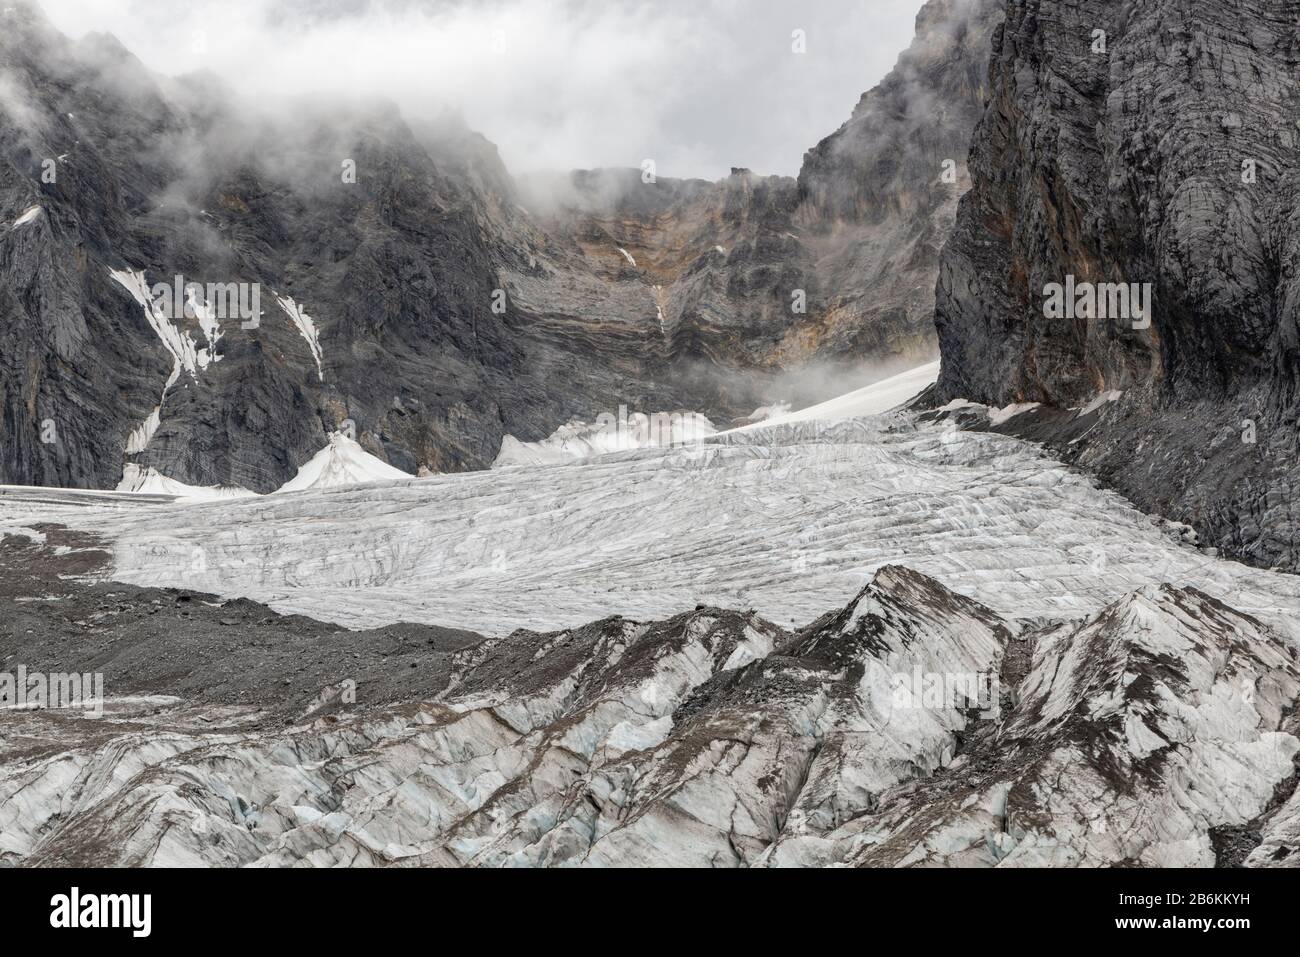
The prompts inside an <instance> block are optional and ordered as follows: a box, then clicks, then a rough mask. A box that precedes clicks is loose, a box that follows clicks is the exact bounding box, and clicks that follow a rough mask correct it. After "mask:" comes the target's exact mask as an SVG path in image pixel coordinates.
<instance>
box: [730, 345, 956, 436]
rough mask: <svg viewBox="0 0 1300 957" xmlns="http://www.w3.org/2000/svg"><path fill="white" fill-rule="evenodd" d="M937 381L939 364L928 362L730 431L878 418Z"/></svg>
mask: <svg viewBox="0 0 1300 957" xmlns="http://www.w3.org/2000/svg"><path fill="white" fill-rule="evenodd" d="M938 378H939V363H938V362H930V363H927V364H926V365H923V366H918V367H917V368H915V369H910V370H908V371H907V372H902V373H899V374H898V375H896V376H891V377H890V378H888V379H882V380H881V381H879V382H874V383H872V384H871V385H869V386H864V387H863V388H861V389H857V390H855V391H853V392H850V393H848V394H846V395H841V396H838V397H836V398H834V399H828V400H827V401H825V402H820V403H818V404H817V405H812V406H809V407H808V408H806V409H800V410H799V411H798V412H785V413H782V414H780V415H774V416H772V417H771V418H768V419H764V420H763V421H762V422H756V423H754V424H753V425H746V426H742V427H741V428H740V429H735V430H733V431H741V432H748V431H753V430H755V429H764V428H768V427H769V426H773V425H790V424H793V423H795V422H813V421H822V422H835V421H838V420H840V419H849V418H857V417H861V416H866V415H880V414H881V413H883V412H889V411H890V410H892V409H896V408H898V407H899V406H900V405H902V404H903V403H905V402H907V401H908V400H909V399H912V398H915V397H916V395H917V394H918V393H920V392H922V391H923V390H924V389H925V388H926V387H928V386H931V385H934V383H935V382H936V381H937V380H938Z"/></svg>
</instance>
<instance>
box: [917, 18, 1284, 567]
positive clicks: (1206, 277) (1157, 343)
mask: <svg viewBox="0 0 1300 957" xmlns="http://www.w3.org/2000/svg"><path fill="white" fill-rule="evenodd" d="M1297 57H1300V53H1298V52H1297V49H1296V45H1295V8H1294V4H1291V3H1286V2H1282V0H1251V2H1240V0H1233V2H1222V0H1217V2H1214V3H1209V2H1204V3H1202V2H1194V3H1188V2H1186V0H1184V2H1178V3H1175V2H1169V0H1152V2H1141V3H1135V2H1128V3H1110V2H1104V0H1084V2H1080V3H1074V4H1068V5H1066V4H1046V3H1040V2H1037V0H1011V2H1010V3H1008V4H1007V15H1006V22H1005V24H1004V26H1002V27H1000V28H999V29H998V31H997V32H996V34H995V39H994V45H993V58H992V65H991V69H990V80H991V97H990V100H989V103H988V108H987V110H986V112H985V114H984V117H983V119H982V121H981V122H980V125H979V127H978V129H977V131H976V134H975V138H974V144H973V147H972V151H971V160H970V166H971V175H972V179H973V188H972V190H971V191H970V192H969V193H968V194H967V196H966V197H965V198H964V199H963V200H962V203H961V208H960V212H959V214H958V218H957V226H956V228H955V231H954V234H953V237H952V239H951V241H950V242H949V243H948V245H947V247H946V248H945V250H944V253H943V258H942V264H941V268H940V277H939V288H938V293H937V307H936V324H937V327H938V332H939V339H940V345H941V349H942V355H943V372H942V376H941V379H940V383H939V389H938V392H939V396H940V397H941V398H943V399H953V398H958V397H962V398H968V399H972V400H975V401H980V402H986V403H990V404H994V405H1003V404H1006V403H1010V402H1042V403H1044V404H1046V405H1049V406H1055V407H1059V408H1062V409H1067V408H1070V407H1077V406H1079V405H1082V404H1084V403H1087V402H1088V401H1089V400H1090V399H1092V398H1093V397H1095V396H1097V395H1098V394H1099V393H1103V392H1107V391H1112V390H1114V391H1123V392H1124V397H1123V399H1122V400H1121V401H1119V402H1116V403H1112V404H1111V405H1109V406H1108V407H1107V408H1106V409H1105V410H1104V411H1103V413H1102V414H1101V416H1100V421H1099V422H1098V423H1097V424H1096V428H1093V429H1091V430H1089V431H1088V433H1087V435H1086V436H1085V437H1082V438H1080V436H1079V435H1078V434H1077V431H1078V430H1075V434H1073V435H1072V438H1073V439H1075V440H1077V441H1074V442H1072V443H1067V442H1065V441H1064V440H1062V441H1061V442H1060V443H1059V445H1058V447H1059V448H1060V450H1061V451H1062V452H1063V453H1064V454H1066V455H1067V456H1068V457H1069V458H1071V459H1072V460H1073V461H1076V462H1078V463H1079V464H1080V465H1083V466H1085V467H1087V468H1089V469H1091V470H1094V471H1095V472H1097V473H1098V474H1099V475H1100V476H1102V477H1103V478H1104V479H1105V480H1106V481H1108V482H1110V483H1111V484H1112V485H1114V486H1115V487H1116V488H1117V489H1118V490H1119V491H1121V492H1123V493H1124V494H1126V495H1127V496H1128V497H1130V498H1131V499H1133V500H1134V501H1135V502H1137V503H1138V504H1139V505H1141V506H1143V507H1146V508H1152V509H1158V510H1161V511H1164V512H1166V513H1168V514H1170V516H1171V517H1174V518H1178V519H1180V520H1182V521H1186V522H1189V523H1191V524H1193V525H1195V526H1196V527H1197V528H1198V529H1199V530H1200V531H1201V532H1202V534H1203V535H1204V536H1206V537H1208V538H1209V539H1210V540H1211V541H1212V542H1213V543H1214V544H1217V545H1219V546H1221V547H1223V548H1225V549H1227V550H1228V551H1230V552H1231V553H1232V554H1234V555H1237V556H1240V557H1243V558H1246V559H1250V560H1252V561H1256V562H1259V563H1263V564H1267V565H1282V566H1286V567H1291V568H1294V567H1296V565H1297V561H1298V559H1300V556H1298V555H1297V552H1296V543H1297V540H1298V537H1300V526H1297V524H1296V521H1295V516H1294V515H1293V514H1292V504H1291V503H1292V502H1293V501H1294V500H1295V494H1294V493H1295V489H1296V485H1297V480H1298V479H1300V470H1297V468H1296V464H1295V463H1296V456H1295V453H1296V441H1295V427H1296V407H1295V400H1296V381H1297V379H1296V370H1297V344H1298V342H1300V338H1298V336H1297V306H1296V304H1297V296H1296V279H1295V266H1294V262H1295V259H1296V257H1295V244H1296V242H1297V239H1296V231H1295V229H1294V226H1293V220H1294V219H1295V216H1296V192H1295V191H1296V182H1297V180H1296V165H1295V148H1296V146H1297V144H1298V142H1300V130H1298V129H1297V125H1296V120H1295V117H1296V115H1297V97H1298V95H1300V86H1298V85H1297V83H1296V80H1295V76H1296V72H1295V71H1296V61H1297ZM1069 277H1073V280H1074V282H1076V283H1078V284H1083V283H1091V284H1103V283H1113V284H1125V285H1126V286H1127V285H1128V284H1136V285H1137V286H1138V288H1140V287H1141V286H1142V284H1150V290H1151V295H1152V301H1153V305H1152V309H1151V312H1150V316H1149V324H1148V323H1147V322H1146V321H1144V320H1143V318H1142V317H1139V316H1135V315H1132V314H1125V313H1124V312H1123V310H1122V309H1116V308H1108V309H1106V310H1104V311H1103V310H1102V309H1097V310H1093V311H1091V314H1090V313H1089V311H1087V310H1080V311H1075V312H1072V313H1069V315H1071V316H1076V317H1075V318H1066V317H1060V318H1049V315H1052V314H1051V313H1050V312H1045V296H1044V291H1045V289H1046V288H1047V287H1048V285H1049V284H1062V285H1064V284H1066V283H1067V282H1068V281H1069ZM1108 305H1110V306H1114V305H1116V303H1108Z"/></svg>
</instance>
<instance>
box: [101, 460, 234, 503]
mask: <svg viewBox="0 0 1300 957" xmlns="http://www.w3.org/2000/svg"><path fill="white" fill-rule="evenodd" d="M117 491H119V492H142V493H144V494H146V495H174V496H176V497H177V498H182V499H200V500H205V501H213V500H219V499H230V498H247V497H248V496H250V495H252V496H255V495H256V494H257V493H256V492H251V491H249V490H248V489H246V488H240V487H238V486H230V485H210V486H200V485H186V484H185V483H184V482H178V481H176V480H175V479H170V478H168V477H167V476H165V475H163V474H162V473H161V472H159V471H158V470H157V469H154V468H150V467H148V466H144V467H142V466H139V465H136V464H135V463H134V462H128V463H127V464H126V467H125V468H124V469H123V470H122V481H121V482H119V483H118V486H117Z"/></svg>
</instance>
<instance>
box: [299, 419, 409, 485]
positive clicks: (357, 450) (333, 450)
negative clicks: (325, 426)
mask: <svg viewBox="0 0 1300 957" xmlns="http://www.w3.org/2000/svg"><path fill="white" fill-rule="evenodd" d="M409 478H411V476H410V475H407V474H406V473H405V472H403V471H402V470H401V469H396V468H393V466H391V465H389V464H388V463H387V462H384V461H382V460H380V459H377V458H375V456H373V455H371V454H370V453H369V452H367V451H366V450H365V449H363V448H362V447H361V446H360V445H358V444H357V443H356V442H355V441H353V440H352V439H350V438H348V437H347V436H346V435H345V434H343V433H342V432H333V433H331V434H330V437H329V444H328V445H326V446H325V448H323V449H321V450H320V451H319V452H317V453H316V454H315V455H313V456H312V457H311V459H310V460H309V461H308V462H307V464H306V465H304V466H303V467H302V468H300V469H299V470H298V474H297V475H295V476H294V477H293V478H291V479H290V480H289V481H287V482H285V483H284V484H283V485H281V486H280V487H279V488H278V489H277V490H276V493H277V494H278V493H281V492H305V491H307V490H308V489H331V488H343V487H345V486H349V485H364V484H366V483H368V482H389V481H396V480H398V479H409Z"/></svg>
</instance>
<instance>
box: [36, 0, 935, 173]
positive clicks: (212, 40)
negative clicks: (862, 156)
mask: <svg viewBox="0 0 1300 957" xmlns="http://www.w3.org/2000/svg"><path fill="white" fill-rule="evenodd" d="M41 2H42V6H43V7H44V9H45V11H46V13H47V15H48V16H49V17H50V19H51V20H52V21H53V22H54V24H55V25H56V26H57V27H59V28H60V29H61V30H63V31H64V32H66V33H68V34H70V35H72V36H74V37H75V36H80V35H82V34H84V33H87V32H90V31H102V32H108V33H113V34H114V35H116V36H117V37H118V39H120V40H121V41H122V43H123V44H124V45H125V46H126V47H128V48H129V49H130V50H131V51H132V52H134V53H135V54H136V55H137V56H139V57H140V59H141V60H143V61H144V63H145V64H146V65H147V66H149V67H150V68H151V69H154V70H157V71H159V72H162V73H165V74H170V75H178V74H181V73H185V72H190V71H196V70H210V71H212V72H213V73H215V74H217V75H218V76H221V77H223V78H224V79H225V80H226V81H227V82H229V83H230V84H231V85H232V86H234V87H235V88H236V89H238V90H241V91H244V92H247V93H251V94H254V95H257V96H273V95H276V96H278V95H297V94H304V93H322V94H325V95H327V96H339V97H344V96H346V97H348V98H350V99H355V98H357V97H369V96H382V97H386V98H389V99H392V100H394V101H395V102H396V103H397V104H398V105H399V107H400V108H401V109H402V111H403V113H404V114H405V115H407V116H408V117H411V118H413V119H427V118H432V117H434V116H437V115H438V114H440V113H441V112H442V111H443V110H444V109H445V108H447V107H453V108H458V109H460V110H461V111H462V112H463V114H464V116H465V118H466V120H467V122H469V123H470V125H472V126H474V127H475V128H476V129H479V130H481V131H482V132H483V133H484V134H485V135H487V136H488V137H489V138H490V139H492V140H493V141H494V142H496V143H497V144H498V145H499V146H500V147H501V151H502V155H503V158H504V159H505V161H506V163H507V165H508V166H509V167H510V168H511V170H512V171H514V172H525V171H529V170H534V169H571V168H579V167H595V166H639V165H640V163H641V161H642V160H643V159H647V158H649V159H654V160H655V161H656V164H657V166H658V170H659V172H660V174H661V175H666V176H701V177H705V178H709V179H714V178H718V177H720V176H723V175H725V174H726V172H727V171H728V169H729V168H730V167H732V166H747V167H750V168H752V169H754V170H755V171H757V172H763V173H785V174H790V175H793V174H795V173H797V172H798V169H799V164H800V160H801V158H802V155H803V151H804V150H805V149H807V148H808V147H810V146H812V145H814V144H815V143H816V142H817V141H818V140H820V139H821V138H822V137H823V136H825V135H826V134H828V133H830V132H832V131H833V130H834V129H836V128H837V127H838V126H839V125H840V124H841V123H842V122H843V121H844V120H845V119H847V118H848V116H849V114H850V112H851V111H852V108H853V106H854V104H855V103H856V102H857V100H858V98H859V96H860V95H861V93H862V92H863V91H865V90H866V89H868V88H869V87H870V86H872V85H874V84H875V83H876V82H877V81H878V80H879V79H880V78H881V77H883V76H884V74H885V73H886V72H888V70H889V69H890V67H892V65H893V63H894V61H895V59H896V58H897V55H898V53H899V52H901V51H902V50H903V49H904V48H905V47H906V46H907V44H908V42H910V40H911V34H912V24H913V21H914V18H915V15H916V10H917V8H918V7H919V5H920V0H870V2H863V0H818V3H817V4H815V5H814V4H808V3H807V2H806V0H475V2H469V0H429V2H416V0H323V2H322V0H314V2H308V0H228V2H227V3H223V4H211V3H195V2H189V0H41ZM812 7H815V9H809V8H812ZM795 30H803V31H804V32H805V34H806V36H807V53H805V54H802V55H799V54H795V53H793V52H792V49H791V46H792V39H791V37H792V33H793V32H794V31H795Z"/></svg>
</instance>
